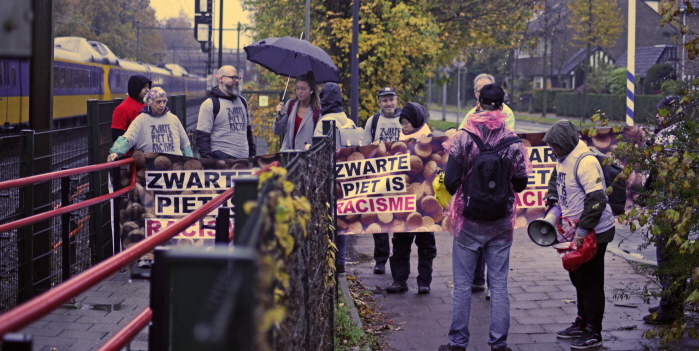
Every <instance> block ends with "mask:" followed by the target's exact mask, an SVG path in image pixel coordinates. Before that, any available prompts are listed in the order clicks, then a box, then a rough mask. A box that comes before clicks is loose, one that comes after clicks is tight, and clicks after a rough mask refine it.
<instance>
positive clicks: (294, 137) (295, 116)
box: [274, 71, 320, 151]
mask: <svg viewBox="0 0 699 351" xmlns="http://www.w3.org/2000/svg"><path fill="white" fill-rule="evenodd" d="M318 95H319V94H318V85H317V84H316V79H315V76H314V75H313V72H312V71H308V72H307V73H306V74H302V75H300V76H298V78H296V98H294V99H291V100H289V101H287V103H286V104H282V103H281V102H280V103H279V105H277V118H276V119H275V120H274V134H275V135H284V140H282V145H281V151H287V150H305V149H306V148H307V146H310V145H311V142H312V138H313V131H314V130H315V128H316V124H317V123H318V120H319V119H320V97H319V96H318Z"/></svg>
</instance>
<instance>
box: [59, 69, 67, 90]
mask: <svg viewBox="0 0 699 351" xmlns="http://www.w3.org/2000/svg"><path fill="white" fill-rule="evenodd" d="M60 71H61V73H60V74H61V88H65V87H66V69H65V68H63V67H61V69H60Z"/></svg>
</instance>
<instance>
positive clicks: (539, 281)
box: [348, 226, 696, 351]
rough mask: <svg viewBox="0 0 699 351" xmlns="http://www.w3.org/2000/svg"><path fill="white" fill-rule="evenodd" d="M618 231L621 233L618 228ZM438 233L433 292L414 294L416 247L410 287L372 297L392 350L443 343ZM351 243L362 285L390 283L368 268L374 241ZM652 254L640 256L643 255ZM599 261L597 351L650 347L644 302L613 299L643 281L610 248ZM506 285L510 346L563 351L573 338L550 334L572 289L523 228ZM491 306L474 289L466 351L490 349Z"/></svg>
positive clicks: (548, 252)
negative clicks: (387, 326) (601, 309)
mask: <svg viewBox="0 0 699 351" xmlns="http://www.w3.org/2000/svg"><path fill="white" fill-rule="evenodd" d="M619 228H620V229H621V231H623V230H624V229H622V228H621V226H619ZM436 236H437V258H436V259H435V261H434V273H433V281H432V293H431V294H429V295H418V294H417V282H416V279H415V278H416V277H417V268H416V267H417V252H416V249H415V248H414V249H413V250H412V257H411V275H410V279H409V281H408V285H409V288H410V290H409V291H408V292H407V293H403V294H387V293H386V292H385V291H382V292H381V293H379V294H377V295H375V297H376V301H378V303H379V305H380V306H381V309H382V311H383V312H384V313H385V314H387V315H388V316H389V317H390V318H391V319H393V320H394V321H395V322H396V323H397V326H399V327H401V330H398V331H392V332H389V333H388V341H389V344H390V346H391V347H393V348H395V349H397V350H401V351H403V350H420V351H422V350H427V351H434V350H437V347H438V346H439V345H440V344H445V343H447V342H448V341H449V339H448V338H447V332H448V330H449V323H450V320H451V287H452V286H453V283H452V272H451V250H452V238H451V236H450V235H449V234H448V233H446V232H440V233H437V234H436ZM629 239H631V238H630V237H629ZM629 239H627V242H626V243H624V244H623V245H627V246H628V247H627V248H626V249H628V251H632V250H634V249H635V247H636V246H637V244H638V243H633V242H630V241H628V240H629ZM637 241H638V240H637ZM349 243H350V244H349V245H348V247H349V248H350V249H349V250H350V252H349V255H350V256H349V257H351V260H352V261H353V262H356V265H348V273H349V274H354V275H356V276H357V278H359V280H361V282H362V283H363V284H364V286H366V287H367V288H368V289H372V288H374V287H375V286H379V287H381V288H384V287H386V286H387V285H388V284H390V283H391V282H392V279H391V275H390V268H389V267H388V265H387V272H386V274H385V275H375V274H373V273H372V268H373V265H374V261H373V247H374V246H373V245H374V244H373V240H372V237H371V236H369V235H353V236H352V238H351V239H350V241H349ZM634 245H635V246H634ZM610 246H612V245H611V244H610ZM651 251H652V250H645V251H643V252H642V253H644V254H647V255H649V254H650V252H651ZM653 258H654V257H653ZM605 266H606V271H605V272H606V277H605V295H606V297H607V304H606V311H605V319H604V325H603V332H602V335H603V338H604V345H603V348H599V349H604V350H648V349H653V348H655V347H657V346H658V345H657V341H656V340H646V339H644V338H643V337H642V336H641V335H642V333H643V331H645V330H648V329H650V328H651V327H650V326H649V325H646V324H644V323H643V320H642V317H643V316H644V315H645V314H647V308H648V305H646V304H644V303H643V302H642V300H641V299H640V298H635V297H632V298H630V299H629V300H615V299H614V298H613V294H614V289H617V288H624V287H626V286H627V284H634V285H636V286H643V285H644V284H645V283H646V282H647V281H648V280H649V279H648V278H647V277H645V276H643V275H640V274H637V273H636V272H634V270H633V268H632V266H631V265H630V264H629V263H628V262H627V261H626V260H625V259H623V258H621V257H619V256H616V255H614V254H611V253H609V252H608V253H607V254H606V255H605ZM508 288H509V294H510V304H511V327H510V334H509V337H508V346H510V347H511V348H512V350H515V351H516V350H522V351H524V350H535V351H548V350H552V351H553V350H569V349H570V347H569V345H570V341H571V340H562V339H557V338H556V335H555V332H556V331H557V330H560V329H563V328H566V327H568V326H569V325H570V323H571V322H572V321H573V319H574V318H575V315H576V314H575V313H576V307H575V302H574V300H575V291H574V288H573V286H572V285H571V283H570V280H569V278H568V273H567V272H566V271H565V270H564V269H563V267H562V265H561V260H560V258H559V257H558V255H557V254H556V253H555V251H554V250H553V249H552V248H544V247H540V246H537V245H535V244H534V243H532V242H531V241H530V240H529V237H528V236H527V233H526V230H524V229H518V230H516V231H515V239H514V244H513V246H512V250H511V259H510V274H509V279H508ZM489 303H490V302H489V301H488V300H486V299H485V293H474V295H473V300H472V309H471V320H470V332H471V343H470V345H469V348H468V349H469V350H477V351H484V350H490V347H489V346H488V344H487V337H488V323H489V320H490V312H489V310H490V305H489ZM695 347H696V346H695ZM673 349H682V348H679V347H677V348H673Z"/></svg>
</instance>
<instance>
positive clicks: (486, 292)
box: [485, 289, 490, 300]
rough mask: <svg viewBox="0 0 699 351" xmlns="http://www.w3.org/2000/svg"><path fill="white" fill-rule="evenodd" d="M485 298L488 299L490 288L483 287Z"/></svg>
mask: <svg viewBox="0 0 699 351" xmlns="http://www.w3.org/2000/svg"><path fill="white" fill-rule="evenodd" d="M485 299H486V300H490V289H485Z"/></svg>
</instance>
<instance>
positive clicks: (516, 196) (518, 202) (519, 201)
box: [515, 193, 522, 207]
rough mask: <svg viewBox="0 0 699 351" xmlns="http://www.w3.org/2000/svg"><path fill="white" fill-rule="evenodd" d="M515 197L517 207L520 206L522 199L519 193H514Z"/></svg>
mask: <svg viewBox="0 0 699 351" xmlns="http://www.w3.org/2000/svg"><path fill="white" fill-rule="evenodd" d="M515 198H516V199H517V207H522V199H521V198H520V197H519V193H515Z"/></svg>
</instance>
